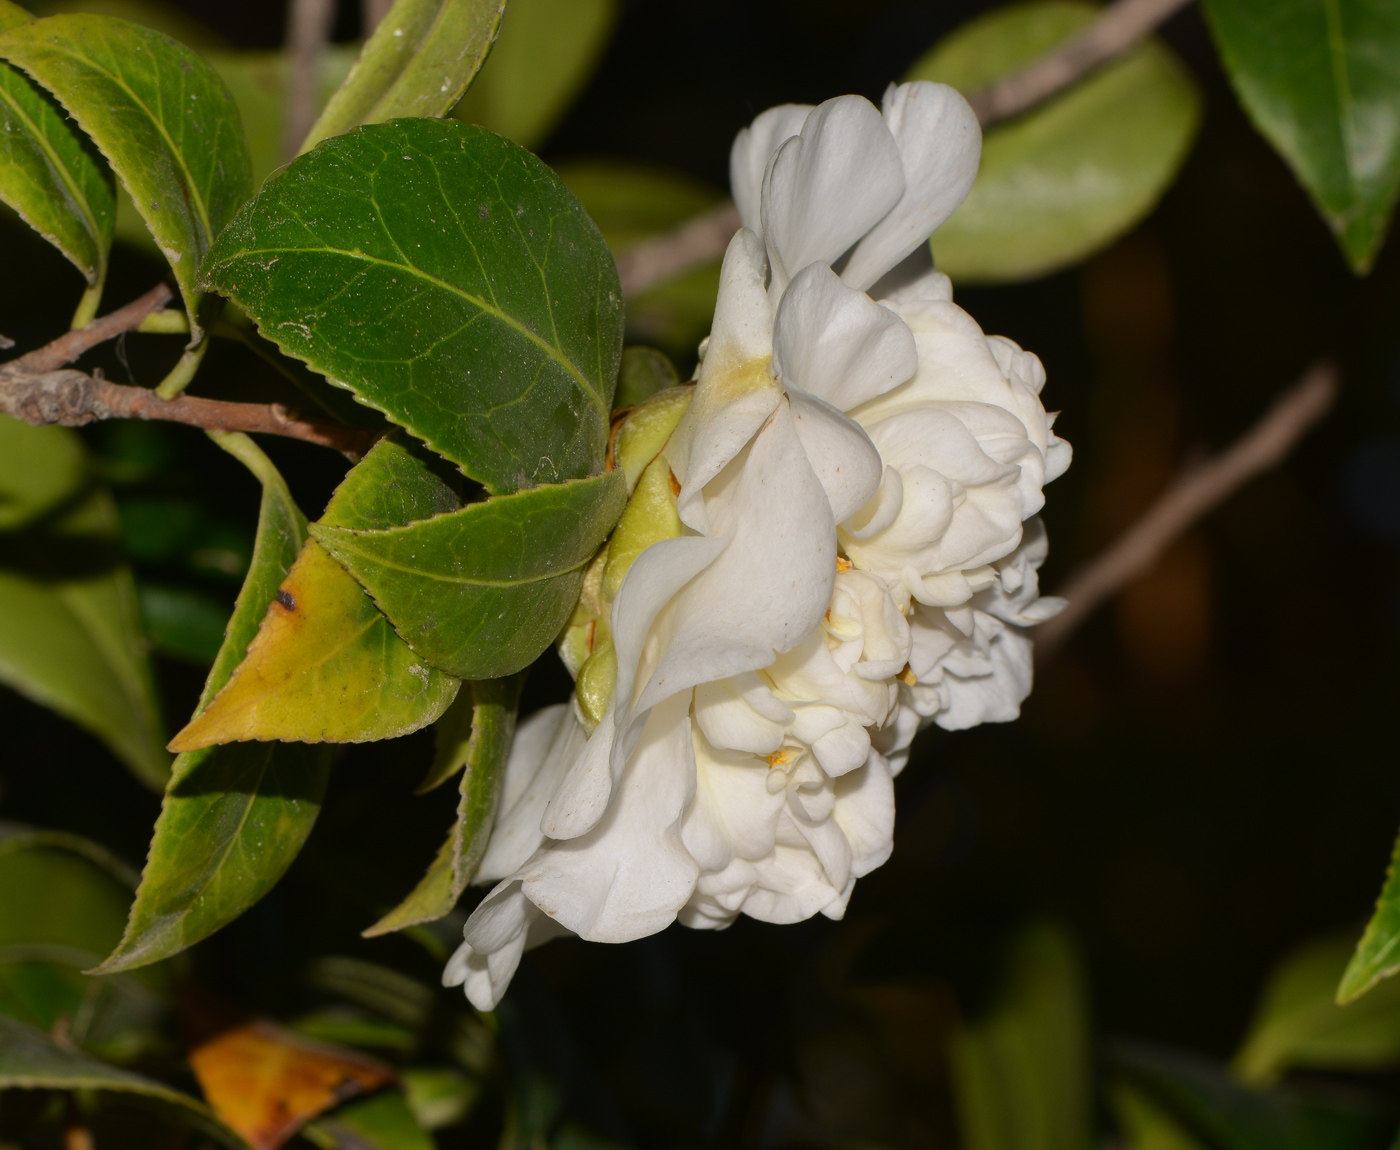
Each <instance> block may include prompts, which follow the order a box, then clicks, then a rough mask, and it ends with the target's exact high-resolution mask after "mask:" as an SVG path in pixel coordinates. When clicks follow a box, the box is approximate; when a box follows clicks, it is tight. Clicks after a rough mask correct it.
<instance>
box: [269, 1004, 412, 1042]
mask: <svg viewBox="0 0 1400 1150" xmlns="http://www.w3.org/2000/svg"><path fill="white" fill-rule="evenodd" d="M288 1025H289V1026H290V1027H291V1028H292V1029H293V1030H295V1031H296V1032H297V1033H298V1034H304V1035H305V1036H306V1037H307V1038H314V1039H315V1040H316V1041H317V1042H327V1043H330V1044H331V1045H333V1046H361V1047H367V1048H368V1049H371V1050H394V1051H398V1052H399V1053H401V1054H408V1053H411V1052H412V1051H413V1050H414V1048H415V1047H417V1045H418V1036H417V1035H416V1034H414V1033H413V1031H411V1030H409V1029H408V1028H407V1027H403V1026H397V1025H395V1024H394V1023H392V1022H385V1021H383V1020H382V1019H378V1018H371V1017H370V1016H369V1015H367V1014H365V1013H364V1012H363V1011H359V1010H356V1009H355V1008H354V1007H349V1006H334V1007H330V1008H328V1009H326V1010H317V1011H314V1012H313V1013H311V1014H303V1015H302V1016H301V1017H300V1018H296V1019H294V1020H292V1022H290V1023H288Z"/></svg>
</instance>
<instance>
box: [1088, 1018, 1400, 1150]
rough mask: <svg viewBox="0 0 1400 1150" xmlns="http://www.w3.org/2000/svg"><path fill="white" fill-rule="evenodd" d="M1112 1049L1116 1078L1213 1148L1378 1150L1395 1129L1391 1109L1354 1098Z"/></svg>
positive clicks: (1156, 1051) (1198, 1061) (1126, 1046)
mask: <svg viewBox="0 0 1400 1150" xmlns="http://www.w3.org/2000/svg"><path fill="white" fill-rule="evenodd" d="M1109 1054H1110V1057H1109V1063H1110V1066H1111V1067H1112V1068H1113V1070H1114V1071H1115V1076H1116V1077H1118V1078H1120V1079H1121V1080H1124V1081H1126V1082H1127V1083H1128V1084H1129V1085H1131V1086H1133V1087H1135V1088H1136V1089H1137V1090H1138V1091H1140V1092H1141V1093H1142V1094H1143V1095H1144V1096H1145V1097H1146V1099H1147V1100H1148V1101H1149V1102H1150V1103H1152V1104H1154V1106H1155V1107H1156V1108H1157V1109H1158V1110H1159V1111H1160V1112H1162V1113H1163V1114H1164V1115H1165V1116H1166V1117H1168V1118H1169V1119H1171V1120H1172V1121H1174V1122H1175V1123H1177V1124H1178V1125H1179V1126H1181V1127H1182V1128H1183V1129H1184V1130H1185V1131H1186V1132H1188V1133H1189V1134H1191V1135H1192V1136H1194V1137H1195V1138H1196V1139H1198V1140H1199V1141H1200V1142H1201V1143H1202V1144H1204V1145H1205V1146H1208V1147H1210V1148H1211V1150H1375V1147H1377V1146H1383V1145H1385V1140H1386V1139H1387V1138H1388V1136H1389V1134H1390V1122H1391V1120H1390V1119H1388V1118H1387V1117H1386V1115H1385V1114H1384V1112H1378V1111H1377V1110H1376V1109H1375V1108H1374V1107H1373V1106H1372V1105H1371V1104H1370V1103H1369V1102H1368V1101H1367V1100H1366V1099H1364V1098H1360V1097H1357V1096H1355V1095H1349V1094H1347V1093H1344V1092H1333V1091H1327V1090H1325V1089H1321V1090H1316V1091H1314V1090H1309V1089H1307V1088H1306V1087H1304V1086H1301V1085H1300V1086H1298V1087H1296V1088H1288V1089H1285V1088H1283V1087H1275V1088H1274V1089H1272V1090H1267V1091H1266V1090H1258V1089H1254V1088H1252V1087H1248V1086H1242V1085H1240V1084H1239V1083H1238V1082H1236V1081H1234V1080H1233V1079H1232V1078H1231V1077H1230V1076H1229V1075H1228V1074H1226V1072H1225V1069H1224V1068H1223V1067H1221V1066H1218V1065H1216V1064H1215V1063H1213V1062H1210V1061H1208V1060H1206V1059H1204V1058H1201V1057H1199V1056H1197V1055H1193V1054H1185V1053H1181V1052H1178V1051H1175V1050H1168V1049H1163V1048H1160V1047H1155V1046H1148V1045H1146V1044H1143V1043H1118V1044H1115V1045H1114V1047H1113V1048H1112V1049H1111V1050H1110V1052H1109Z"/></svg>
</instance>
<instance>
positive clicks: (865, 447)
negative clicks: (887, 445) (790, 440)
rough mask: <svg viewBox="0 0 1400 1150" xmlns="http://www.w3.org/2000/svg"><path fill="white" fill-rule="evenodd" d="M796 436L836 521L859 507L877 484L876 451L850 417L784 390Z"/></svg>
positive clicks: (796, 393) (814, 398)
mask: <svg viewBox="0 0 1400 1150" xmlns="http://www.w3.org/2000/svg"><path fill="white" fill-rule="evenodd" d="M788 400H789V402H790V403H791V405H792V416H793V421H794V425H795V427H796V428H797V437H798V439H800V440H801V441H802V447H803V450H805V451H806V453H807V461H808V463H810V464H811V466H812V470H813V471H814V472H815V473H816V476H817V479H818V481H819V482H820V483H821V485H822V489H823V490H824V491H825V492H826V497H827V501H828V502H829V503H830V504H831V517H832V520H833V521H834V522H836V523H840V522H841V521H842V520H843V519H845V518H847V517H848V516H850V515H853V514H854V513H855V512H857V511H859V510H860V509H861V508H862V507H864V506H865V504H866V503H867V502H868V501H869V500H870V498H871V496H873V495H874V494H875V491H876V489H877V488H878V487H879V486H880V476H881V466H880V453H879V452H878V451H876V450H875V445H874V444H873V443H871V442H870V437H869V436H868V435H866V434H865V429H864V428H863V427H861V425H860V424H858V423H857V422H856V421H855V420H854V419H852V418H851V417H850V416H848V415H844V414H842V413H841V412H839V411H837V410H836V408H834V407H832V406H831V405H830V404H829V403H824V402H823V401H822V400H820V399H817V398H816V397H815V396H811V395H806V394H804V393H803V392H801V391H799V390H797V389H796V388H793V389H792V390H791V391H790V392H789V393H788Z"/></svg>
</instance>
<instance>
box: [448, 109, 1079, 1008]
mask: <svg viewBox="0 0 1400 1150" xmlns="http://www.w3.org/2000/svg"><path fill="white" fill-rule="evenodd" d="M980 139H981V137H980V132H979V129H978V126H977V120H976V117H975V116H974V115H973V114H972V111H971V109H970V108H969V107H968V106H967V103H966V101H964V100H963V99H962V97H961V96H959V95H958V94H957V93H956V92H955V91H953V90H952V89H951V88H947V87H945V86H943V85H938V84H929V83H916V84H906V85H903V86H900V87H893V86H892V87H891V88H890V90H889V91H888V92H887V93H886V96H885V99H884V102H883V107H882V108H881V109H876V108H875V107H874V106H873V105H871V104H870V103H869V102H868V101H866V100H864V99H862V98H860V97H857V96H842V97H839V98H837V99H835V100H829V101H827V102H826V103H824V104H822V105H820V106H819V107H816V108H810V107H805V106H798V105H786V106H783V107H780V108H774V109H770V110H769V111H767V112H765V113H763V114H762V115H761V116H759V117H758V118H757V119H756V120H755V121H754V122H753V124H752V125H751V126H750V127H748V128H746V129H744V130H743V131H742V132H740V133H739V136H738V138H737V139H736V141H735V144H734V148H733V152H732V154H731V164H730V170H731V180H732V184H733V192H734V198H735V202H736V204H737V205H738V207H739V211H740V216H741V218H742V220H743V223H744V227H743V228H741V229H740V231H739V232H738V234H737V235H736V236H735V237H734V239H733V241H732V242H731V243H730V245H729V250H728V252H727V253H726V255H725V260H724V265H723V268H722V269H721V275H720V289H719V296H718V299H717V301H716V305H715V318H714V324H713V327H712V329H711V333H710V336H709V338H708V340H707V341H706V343H705V344H704V345H703V347H702V359H701V364H700V367H699V371H698V376H697V380H696V382H695V384H694V385H693V386H688V387H677V388H671V389H668V390H667V391H664V392H661V393H660V394H658V395H657V396H655V397H653V398H652V399H651V400H648V401H647V402H646V403H645V404H642V405H640V406H639V407H637V408H636V409H635V410H633V411H632V412H630V413H628V414H627V415H626V416H625V418H624V419H623V420H622V421H621V423H620V424H619V426H618V428H617V430H616V434H615V438H614V442H613V447H612V457H613V465H614V466H616V467H619V468H621V469H622V470H623V472H624V474H625V475H626V479H627V485H628V491H629V495H630V498H629V501H628V504H627V508H626V511H625V512H624V513H623V516H622V519H621V521H620V522H619V524H618V526H617V528H616V530H615V531H614V533H613V535H612V537H611V539H610V540H609V542H608V544H607V545H606V547H605V548H604V549H603V551H602V552H601V553H600V554H599V555H598V557H597V558H596V559H595V560H594V561H593V564H592V565H591V566H590V568H589V570H588V572H587V576H586V578H585V580H584V588H583V593H582V595H581V597H580V601H579V605H578V608H577V610H576V611H575V613H574V616H573V618H572V619H571V621H570V624H569V626H568V627H567V628H566V630H565V633H564V635H563V637H562V638H561V640H560V652H561V655H562V656H563V658H564V661H565V664H566V665H567V666H568V667H569V669H570V671H571V672H573V673H574V675H575V677H576V689H575V692H574V697H573V699H572V700H571V702H570V703H569V704H567V705H560V706H556V707H550V708H546V709H545V710H544V711H541V712H539V713H538V714H536V715H534V716H531V717H530V718H528V719H526V720H525V721H524V722H523V723H522V724H521V726H520V730H519V732H518V733H517V736H516V742H515V745H514V747H513V748H512V751H511V755H510V759H509V762H508V764H507V768H506V777H505V780H504V786H503V792H502V796H501V802H500V806H499V811H500V814H499V815H498V818H497V821H496V825H495V827H494V828H493V831H492V834H491V839H490V843H489V845H488V848H487V852H486V855H485V858H484V859H483V862H482V865H481V868H480V872H479V874H478V876H477V877H478V880H481V881H490V880H499V881H497V885H496V886H495V887H494V889H493V890H492V891H491V892H490V893H489V894H488V895H487V896H486V898H485V899H484V900H483V902H482V903H481V905H480V906H479V907H478V908H477V909H476V911H475V912H474V913H473V914H472V916H471V918H470V919H469V920H468V922H467V925H466V928H465V932H464V942H463V945H462V947H461V948H460V949H459V950H458V951H457V953H456V954H455V955H454V956H453V958H452V960H451V962H450V963H449V964H448V967H447V970H446V972H445V974H444V981H445V982H447V983H449V984H463V985H464V986H465V989H466V992H467V995H468V996H469V997H470V998H471V1000H472V1002H473V1003H475V1004H476V1005H477V1006H478V1007H481V1008H483V1009H486V1008H489V1007H492V1006H494V1005H495V1003H496V1002H497V1001H498V1000H499V998H500V996H501V994H502V993H504V991H505V988H506V986H507V985H508V983H509V981H510V978H511V975H512V974H513V972H514V970H515V967H516V965H517V963H518V962H519V959H520V955H521V953H522V952H523V950H524V949H525V948H526V947H527V946H533V945H537V944H538V943H540V942H543V941H545V940H546V939H548V938H550V937H554V936H555V935H558V934H561V933H567V932H573V933H575V934H578V935H581V936H582V937H584V938H586V939H591V940H594V941H599V942H624V941H627V940H629V939H634V938H640V937H642V936H644V935H647V934H651V933H653V932H655V931H658V930H661V929H663V928H664V927H666V926H667V925H668V924H670V923H671V922H673V921H675V920H676V919H677V918H679V919H680V921H681V922H682V923H684V924H685V925H687V926H691V927H709V928H717V927H724V926H727V925H728V924H729V923H730V922H732V921H733V920H734V918H735V917H736V916H737V915H739V914H741V913H743V914H749V915H751V916H753V917H756V918H760V919H763V920H765V921H768V922H796V921H799V920H801V919H804V918H807V917H809V916H811V915H813V914H816V913H818V912H821V913H823V914H827V915H829V916H831V917H840V916H841V915H842V914H843V913H844V912H845V908H846V905H847V902H848V901H849V899H850V897H851V892H852V890H853V889H854V885H855V881H856V879H858V878H859V877H860V876H861V875H864V874H867V873H869V871H871V870H872V869H874V868H875V867H877V866H879V865H880V864H881V863H882V862H884V861H885V860H886V859H887V858H888V857H889V854H890V851H891V849H892V844H893V833H894V786H893V779H894V776H895V775H896V774H897V773H898V772H899V770H900V769H901V768H902V767H903V765H904V762H905V760H906V759H907V758H908V753H909V745H910V741H911V740H912V739H913V737H914V734H915V733H916V732H917V730H918V729H919V727H920V726H921V725H923V724H924V723H926V722H937V723H939V724H941V725H942V726H945V727H949V728H956V727H965V726H971V725H974V724H976V723H979V722H984V721H999V720H1005V719H1010V718H1014V717H1015V716H1016V714H1017V713H1018V710H1019V706H1020V703H1021V701H1022V699H1024V698H1025V695H1026V693H1027V692H1028V691H1029V689H1030V672H1031V661H1030V640H1029V628H1030V627H1031V626H1032V625H1034V624H1035V623H1036V622H1039V621H1041V620H1042V619H1045V618H1048V617H1049V616H1050V615H1052V614H1053V613H1054V612H1055V611H1056V610H1058V609H1059V606H1060V604H1059V602H1058V601H1056V600H1051V599H1045V598H1041V597H1040V596H1039V594H1038V588H1037V582H1036V569H1037V568H1038V567H1039V566H1040V563H1041V562H1042V561H1043V559H1044V554H1045V546H1044V532H1043V530H1042V529H1041V528H1040V526H1039V521H1038V520H1036V519H1034V518H1033V517H1034V516H1035V515H1036V514H1037V513H1038V512H1039V510H1040V508H1041V506H1042V505H1043V502H1044V501H1043V497H1042V494H1041V489H1042V487H1043V485H1044V484H1045V483H1046V482H1048V481H1049V480H1050V479H1053V478H1054V477H1055V476H1056V475H1058V474H1060V473H1061V472H1062V471H1063V470H1064V469H1065V467H1066V466H1067V465H1068V463H1069V448H1068V445H1066V444H1065V443H1063V442H1062V441H1061V440H1059V439H1057V438H1056V437H1055V435H1054V433H1053V431H1052V430H1051V417H1050V416H1048V415H1047V414H1046V412H1045V410H1044V408H1043V407H1042V406H1041V403H1040V399H1039V394H1040V390H1041V387H1042V385H1043V383H1044V379H1045V376H1044V371H1043V369H1042V368H1041V366H1040V363H1039V361H1038V360H1036V359H1035V357H1034V356H1032V355H1029V354H1028V353H1026V352H1023V351H1021V349H1020V348H1018V347H1017V346H1016V345H1015V344H1013V343H1011V342H1010V341H1009V340H1002V339H999V338H996V337H993V338H988V337H986V336H984V335H983V334H982V331H981V329H980V328H979V327H978V326H977V324H976V323H975V322H974V321H973V320H972V319H971V317H970V316H968V315H967V314H966V313H965V312H963V311H962V310H961V309H960V308H958V307H957V306H956V305H954V304H953V302H952V291H951V285H950V284H949V283H948V280H947V277H945V276H942V275H940V274H939V273H937V272H936V271H934V270H933V268H932V265H931V261H930V259H929V257H928V248H927V244H926V240H927V239H928V236H929V234H930V233H931V232H932V231H933V229H934V228H936V227H937V226H938V225H939V224H940V223H941V222H942V221H943V220H944V219H946V218H947V217H948V216H949V215H950V214H951V213H952V211H953V210H954V209H955V208H956V207H957V205H958V204H959V203H960V202H961V200H962V198H963V197H964V196H965V195H966V193H967V190H968V188H969V187H970V186H971V183H972V180H973V177H974V176H975V174H976V170H977V157H978V152H979V149H980Z"/></svg>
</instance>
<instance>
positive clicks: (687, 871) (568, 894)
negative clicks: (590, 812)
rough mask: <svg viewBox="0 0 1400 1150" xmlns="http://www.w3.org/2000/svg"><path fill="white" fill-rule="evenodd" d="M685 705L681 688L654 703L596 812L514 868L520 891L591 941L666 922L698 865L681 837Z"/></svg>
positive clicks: (689, 786) (689, 765) (690, 757)
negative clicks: (580, 831)
mask: <svg viewBox="0 0 1400 1150" xmlns="http://www.w3.org/2000/svg"><path fill="white" fill-rule="evenodd" d="M689 704H690V699H689V697H688V696H686V695H681V696H677V697H675V698H673V699H671V700H668V701H667V702H666V703H665V704H663V705H661V706H659V707H656V708H655V709H653V710H652V712H651V714H650V716H649V717H648V720H647V724H646V728H645V730H644V731H643V733H642V737H641V740H640V741H639V743H638V745H637V748H636V750H635V751H634V752H633V754H632V755H631V757H630V758H629V759H628V762H627V767H626V770H625V771H624V772H623V775H622V778H621V779H620V780H619V782H618V785H617V787H616V790H615V793H614V795H613V799H612V802H611V803H609V804H608V809H607V811H606V813H605V814H604V816H603V818H602V819H600V820H599V821H598V823H597V825H596V826H594V828H593V829H592V830H591V831H589V832H588V833H587V834H586V835H583V836H581V837H579V838H576V839H570V840H569V841H567V842H560V843H550V844H547V845H546V846H545V847H544V849H542V850H541V851H540V852H539V853H538V854H537V855H536V856H535V858H534V859H532V860H531V861H530V862H529V863H528V864H526V866H525V867H523V868H522V869H521V871H520V879H521V890H522V891H523V892H524V893H525V896H526V897H527V898H528V899H529V900H530V901H531V902H533V903H534V904H535V905H536V906H537V907H539V908H540V909H541V910H542V911H544V912H545V913H546V914H547V915H549V916H550V917H551V918H553V919H554V920H555V921H556V922H558V923H561V924H562V925H564V926H566V927H567V928H568V929H570V930H572V931H574V932H575V933H576V934H579V935H581V936H582V937H583V938H586V939H588V940H589V941H590V942H629V941H631V940H632V939H634V938H642V937H644V936H645V935H648V934H655V933H656V932H657V931H659V930H664V929H665V928H666V927H667V926H668V925H669V924H670V923H671V922H672V921H674V920H675V917H676V912H677V911H678V910H680V908H681V907H682V906H684V905H685V903H686V901H687V900H688V899H689V898H690V895H691V892H692V891H693V890H694V887H695V878H696V876H697V875H698V874H699V867H697V866H696V864H695V860H694V859H693V858H691V856H690V854H689V852H688V851H687V850H686V849H685V846H684V845H683V844H682V842H681V836H680V824H681V820H682V818H683V817H684V815H685V811H686V809H687V808H688V807H689V805H690V802H691V799H692V798H693V797H694V794H695V756H694V751H693V748H692V743H691V731H690V718H689V716H688V714H687V711H688V710H689Z"/></svg>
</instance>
